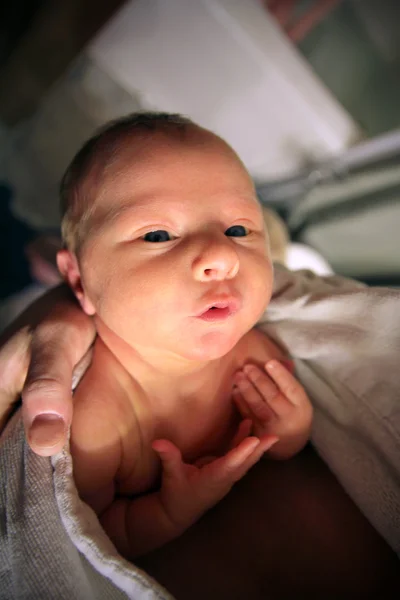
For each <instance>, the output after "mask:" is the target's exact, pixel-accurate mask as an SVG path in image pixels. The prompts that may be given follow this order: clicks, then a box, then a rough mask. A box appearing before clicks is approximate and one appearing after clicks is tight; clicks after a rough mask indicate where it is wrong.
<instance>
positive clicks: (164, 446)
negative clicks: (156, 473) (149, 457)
mask: <svg viewBox="0 0 400 600" xmlns="http://www.w3.org/2000/svg"><path fill="white" fill-rule="evenodd" d="M151 446H152V448H153V450H154V451H155V452H157V454H158V456H159V457H160V460H161V463H162V468H163V478H164V479H170V480H179V479H181V478H182V476H183V469H184V464H183V461H182V454H181V451H180V450H179V448H177V447H176V446H175V444H173V443H172V442H170V441H169V440H163V439H160V440H154V442H153V443H152V445H151Z"/></svg>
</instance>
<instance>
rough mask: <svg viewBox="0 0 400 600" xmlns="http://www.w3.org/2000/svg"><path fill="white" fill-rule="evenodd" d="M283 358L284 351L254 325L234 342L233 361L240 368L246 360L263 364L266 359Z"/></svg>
mask: <svg viewBox="0 0 400 600" xmlns="http://www.w3.org/2000/svg"><path fill="white" fill-rule="evenodd" d="M273 358H276V359H278V360H280V359H282V358H285V352H284V350H282V348H280V347H279V346H278V345H277V344H276V343H275V342H274V341H273V340H272V339H271V338H270V337H268V336H267V335H266V334H265V333H264V332H262V331H261V330H259V329H257V328H256V327H254V328H253V329H251V330H250V331H249V332H248V333H246V334H245V335H244V336H243V337H242V338H241V339H240V340H239V342H238V343H237V344H236V347H235V362H236V363H237V368H241V367H242V366H243V365H245V364H246V363H248V362H252V363H254V364H259V365H260V366H262V365H264V364H265V363H266V362H267V361H268V360H271V359H273Z"/></svg>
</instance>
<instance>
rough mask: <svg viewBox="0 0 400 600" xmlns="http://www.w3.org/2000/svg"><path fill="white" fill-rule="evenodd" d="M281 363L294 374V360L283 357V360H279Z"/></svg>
mask: <svg viewBox="0 0 400 600" xmlns="http://www.w3.org/2000/svg"><path fill="white" fill-rule="evenodd" d="M279 362H280V363H281V365H283V366H284V367H285V369H287V370H288V371H289V373H291V374H292V375H293V373H294V361H293V360H291V359H290V358H281V360H280V361H279Z"/></svg>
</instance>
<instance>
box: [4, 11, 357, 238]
mask: <svg viewBox="0 0 400 600" xmlns="http://www.w3.org/2000/svg"><path fill="white" fill-rule="evenodd" d="M138 108H142V109H146V108H147V109H149V108H150V109H159V110H167V111H177V112H182V113H184V114H187V115H189V116H190V117H192V118H193V119H194V120H195V121H197V122H199V123H200V124H202V125H204V126H206V127H208V128H210V129H213V130H214V131H216V132H217V133H219V134H220V135H221V136H222V137H224V138H225V139H227V141H228V142H230V143H231V144H232V146H233V147H234V148H235V149H236V150H237V152H238V153H239V155H240V156H241V158H242V159H243V160H244V162H245V163H246V165H247V167H248V168H249V170H250V171H251V173H252V174H253V176H255V177H257V178H258V179H260V180H265V179H268V178H275V177H279V176H282V175H284V174H286V173H290V172H292V171H294V170H296V169H298V168H299V167H301V166H302V165H303V164H304V162H306V161H309V160H310V159H312V158H314V157H319V158H322V157H325V156H326V155H330V154H336V153H340V152H341V151H342V150H343V149H344V148H345V147H346V146H348V145H349V144H350V143H351V142H352V141H353V140H354V139H356V138H357V137H358V136H359V135H360V132H359V131H358V129H357V127H356V126H355V124H354V123H353V121H352V120H351V118H350V117H349V116H348V115H347V114H346V112H345V111H344V110H343V109H342V108H341V106H339V105H338V103H337V102H336V101H335V100H334V98H332V96H331V95H330V94H329V92H328V91H327V90H326V89H325V88H324V87H323V85H322V84H321V83H320V82H319V80H318V79H317V78H316V77H315V76H314V75H313V73H312V71H311V70H310V68H309V66H308V65H307V64H306V62H305V61H304V60H303V59H302V57H301V56H300V54H299V53H298V52H297V50H296V48H295V47H293V46H292V45H291V43H289V41H288V40H287V39H286V37H285V36H284V35H283V34H282V33H281V31H280V29H279V28H278V26H277V25H276V24H275V22H274V21H273V20H272V19H271V18H270V17H269V15H268V14H267V12H266V11H265V10H264V9H263V8H262V7H261V5H260V4H259V3H258V0H131V1H130V2H127V4H126V5H124V7H123V8H122V9H121V10H120V12H119V13H118V14H117V15H116V16H115V17H114V19H113V20H112V21H110V22H109V23H108V24H107V25H106V26H105V27H104V29H103V30H102V31H101V32H100V33H99V35H98V36H97V37H96V38H95V39H94V40H93V41H92V43H91V44H90V45H89V46H88V48H87V49H86V52H85V53H84V54H83V55H82V56H81V57H80V59H79V60H78V61H77V63H76V64H75V65H74V66H73V67H72V68H71V69H70V70H69V72H68V73H67V74H66V75H65V77H64V78H63V79H62V80H61V81H59V82H58V83H57V84H56V85H55V86H54V87H53V89H52V90H51V91H50V92H49V94H48V95H47V96H46V98H45V99H44V100H43V102H42V105H41V107H40V109H39V110H38V112H37V113H36V115H35V116H34V117H33V118H32V119H31V120H30V121H29V122H27V123H25V124H22V125H21V126H20V127H18V129H17V130H15V131H13V132H12V135H11V137H12V141H13V143H12V145H11V151H10V152H9V153H8V156H7V160H6V161H4V162H3V164H2V165H0V167H1V168H0V171H2V173H1V174H2V175H3V176H4V177H5V178H8V179H9V181H10V183H11V184H12V185H13V187H14V190H15V203H14V206H15V211H16V212H17V213H18V214H19V215H20V216H22V217H25V218H26V219H28V220H29V221H30V222H31V223H32V224H33V225H35V226H37V227H43V226H47V227H49V226H55V225H57V224H58V219H59V217H58V199H57V187H58V181H59V179H60V177H61V175H62V173H63V171H64V169H65V167H66V166H67V164H68V162H69V160H70V159H71V157H72V155H73V154H74V153H75V151H76V150H77V149H78V147H79V146H80V145H81V144H82V142H83V141H84V140H85V139H86V138H87V137H88V136H89V135H90V134H91V133H92V132H93V130H94V129H95V128H96V127H97V126H98V125H99V124H101V123H103V122H104V121H105V120H107V119H109V118H113V117H115V116H117V115H119V114H124V113H126V112H129V111H133V110H137V109H138Z"/></svg>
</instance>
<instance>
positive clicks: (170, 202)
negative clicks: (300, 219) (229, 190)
mask: <svg viewBox="0 0 400 600" xmlns="http://www.w3.org/2000/svg"><path fill="white" fill-rule="evenodd" d="M166 209H167V210H166ZM129 213H131V214H132V215H134V216H135V217H136V219H137V220H138V221H140V220H143V219H146V220H147V219H152V218H159V217H160V215H163V216H167V215H168V216H174V217H177V218H179V217H183V216H184V215H185V214H186V213H187V211H186V210H185V209H184V208H182V206H181V203H180V202H179V201H176V202H174V198H166V197H162V198H158V197H154V196H153V195H152V196H147V197H142V198H140V199H135V200H132V201H127V202H125V203H123V204H122V205H121V204H117V205H111V206H110V207H108V208H107V209H105V210H104V211H102V214H101V219H102V220H104V222H106V223H107V225H111V224H113V223H116V222H118V221H120V220H122V219H123V218H124V217H125V215H129ZM219 214H220V216H221V217H222V218H223V219H227V220H229V219H240V218H249V219H250V220H253V219H254V220H257V221H259V220H260V217H262V214H261V207H260V204H259V203H258V201H257V200H256V199H255V198H254V197H252V198H250V197H247V198H246V197H236V198H232V197H227V199H226V204H225V206H220V207H219Z"/></svg>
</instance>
